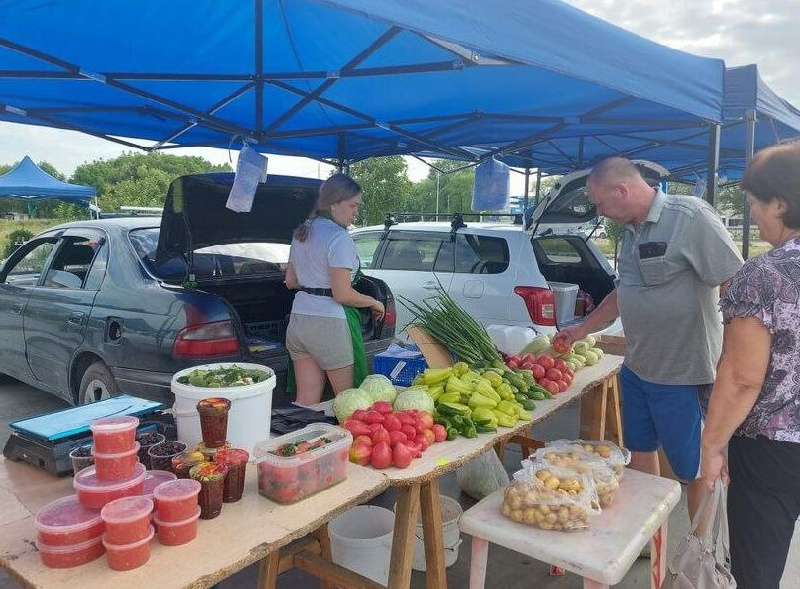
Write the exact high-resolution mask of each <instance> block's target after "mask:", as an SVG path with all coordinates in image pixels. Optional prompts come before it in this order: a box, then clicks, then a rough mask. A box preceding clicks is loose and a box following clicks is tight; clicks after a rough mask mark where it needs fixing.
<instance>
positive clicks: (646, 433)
mask: <svg viewBox="0 0 800 589" xmlns="http://www.w3.org/2000/svg"><path fill="white" fill-rule="evenodd" d="M619 379H620V385H621V387H622V425H623V432H624V435H625V446H626V447H627V448H628V449H629V450H631V451H633V452H655V451H656V450H658V447H659V446H662V447H663V448H664V453H665V454H666V455H667V459H668V460H669V464H670V466H671V467H672V470H673V471H674V472H675V475H676V476H677V477H678V478H679V479H681V480H683V481H693V480H695V479H697V478H698V477H699V476H700V435H701V430H702V419H701V417H700V401H699V394H700V391H701V390H702V389H705V388H706V387H707V385H690V386H686V385H663V384H656V383H652V382H648V381H646V380H642V379H641V378H639V377H638V376H636V374H635V373H634V372H633V371H632V370H631V369H629V368H628V367H627V366H623V367H622V370H621V371H620V374H619Z"/></svg>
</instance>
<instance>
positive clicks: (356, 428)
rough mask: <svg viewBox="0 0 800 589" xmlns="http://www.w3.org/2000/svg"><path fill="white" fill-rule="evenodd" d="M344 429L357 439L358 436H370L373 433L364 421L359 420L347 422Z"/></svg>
mask: <svg viewBox="0 0 800 589" xmlns="http://www.w3.org/2000/svg"><path fill="white" fill-rule="evenodd" d="M344 429H346V430H347V431H349V432H350V433H351V434H353V437H354V438H357V437H358V436H368V435H370V434H371V433H372V431H371V430H370V429H369V426H368V425H367V424H366V423H364V422H363V421H358V420H357V419H348V420H347V421H345V422H344Z"/></svg>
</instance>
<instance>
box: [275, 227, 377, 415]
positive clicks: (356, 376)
mask: <svg viewBox="0 0 800 589" xmlns="http://www.w3.org/2000/svg"><path fill="white" fill-rule="evenodd" d="M319 216H320V217H324V218H326V219H330V220H333V219H331V217H330V215H327V214H325V213H321V214H320V215H319ZM361 276H362V274H361V261H360V260H359V263H358V269H357V270H356V273H355V276H353V281H352V282H351V283H350V284H351V285H352V286H355V285H356V284H357V283H358V281H359V280H361ZM344 315H345V317H346V318H347V327H348V328H349V329H350V343H351V344H352V346H353V387H358V386H359V385H360V384H361V383H362V382H364V379H365V378H367V375H368V374H369V372H368V370H367V356H366V354H365V353H364V338H363V337H362V335H361V315H360V312H359V310H358V308H356V307H347V306H345V307H344ZM286 392H287V393H290V394H296V393H297V381H296V380H295V375H294V362H292V361H291V359H290V360H289V370H288V372H287V374H286ZM333 397H334V395H333V389H332V388H331V383H330V382H329V381H328V380H327V379H326V380H325V388H324V389H323V391H322V400H323V401H327V400H328V399H333Z"/></svg>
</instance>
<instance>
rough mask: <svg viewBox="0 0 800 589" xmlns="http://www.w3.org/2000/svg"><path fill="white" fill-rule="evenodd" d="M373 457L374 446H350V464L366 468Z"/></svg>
mask: <svg viewBox="0 0 800 589" xmlns="http://www.w3.org/2000/svg"><path fill="white" fill-rule="evenodd" d="M371 457H372V446H371V445H370V446H367V445H366V444H353V445H352V446H350V462H354V463H355V464H359V465H361V466H366V465H367V464H369V461H370V458H371Z"/></svg>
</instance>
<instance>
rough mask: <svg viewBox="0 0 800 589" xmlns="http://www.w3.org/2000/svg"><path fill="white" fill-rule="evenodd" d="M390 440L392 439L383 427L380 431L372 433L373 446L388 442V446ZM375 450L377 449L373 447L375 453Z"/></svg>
mask: <svg viewBox="0 0 800 589" xmlns="http://www.w3.org/2000/svg"><path fill="white" fill-rule="evenodd" d="M390 439H391V438H390V437H389V432H388V431H387V430H386V428H385V427H383V426H380V427H379V428H378V429H376V430H375V431H374V432H372V445H373V446H377V445H378V444H379V443H380V442H386V443H387V444H388V443H389V440H390ZM374 450H375V448H374V447H373V451H374Z"/></svg>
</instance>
